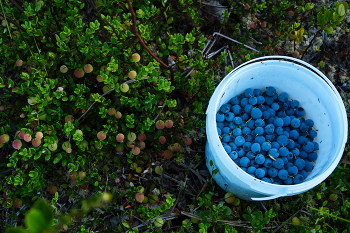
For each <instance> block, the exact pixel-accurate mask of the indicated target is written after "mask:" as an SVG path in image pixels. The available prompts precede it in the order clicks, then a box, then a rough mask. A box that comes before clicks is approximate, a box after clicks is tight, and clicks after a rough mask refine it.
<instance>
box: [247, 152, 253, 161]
mask: <svg viewBox="0 0 350 233" xmlns="http://www.w3.org/2000/svg"><path fill="white" fill-rule="evenodd" d="M245 156H246V157H247V158H248V159H250V160H253V159H254V158H255V154H254V153H253V152H251V151H248V152H247V153H246V154H245Z"/></svg>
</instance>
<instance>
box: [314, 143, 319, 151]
mask: <svg viewBox="0 0 350 233" xmlns="http://www.w3.org/2000/svg"><path fill="white" fill-rule="evenodd" d="M312 143H313V144H314V151H316V150H319V149H320V146H319V145H318V143H317V142H312Z"/></svg>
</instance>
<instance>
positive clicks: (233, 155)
mask: <svg viewBox="0 0 350 233" xmlns="http://www.w3.org/2000/svg"><path fill="white" fill-rule="evenodd" d="M229 156H230V158H231V159H232V160H235V159H237V158H238V152H237V151H231V152H230V153H229Z"/></svg>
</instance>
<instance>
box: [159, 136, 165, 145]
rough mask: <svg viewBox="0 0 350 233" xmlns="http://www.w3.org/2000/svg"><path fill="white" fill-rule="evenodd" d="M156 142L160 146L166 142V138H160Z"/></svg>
mask: <svg viewBox="0 0 350 233" xmlns="http://www.w3.org/2000/svg"><path fill="white" fill-rule="evenodd" d="M158 142H159V143H160V144H164V143H165V142H166V138H165V137H164V136H160V137H159V138H158Z"/></svg>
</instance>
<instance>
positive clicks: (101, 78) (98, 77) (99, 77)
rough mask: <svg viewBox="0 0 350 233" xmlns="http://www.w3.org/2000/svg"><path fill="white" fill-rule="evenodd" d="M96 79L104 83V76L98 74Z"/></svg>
mask: <svg viewBox="0 0 350 233" xmlns="http://www.w3.org/2000/svg"><path fill="white" fill-rule="evenodd" d="M96 80H97V82H99V83H102V82H103V77H102V76H101V75H97V77H96Z"/></svg>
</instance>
